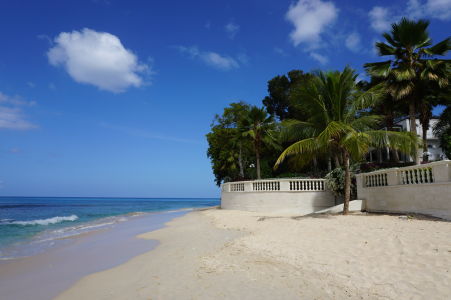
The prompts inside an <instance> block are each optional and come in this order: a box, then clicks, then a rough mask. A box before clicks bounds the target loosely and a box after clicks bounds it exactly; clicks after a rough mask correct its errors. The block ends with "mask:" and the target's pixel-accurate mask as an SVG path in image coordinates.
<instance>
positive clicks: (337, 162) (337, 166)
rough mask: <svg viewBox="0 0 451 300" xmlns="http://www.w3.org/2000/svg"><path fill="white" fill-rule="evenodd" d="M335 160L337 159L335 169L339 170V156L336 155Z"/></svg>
mask: <svg viewBox="0 0 451 300" xmlns="http://www.w3.org/2000/svg"><path fill="white" fill-rule="evenodd" d="M334 159H335V168H339V167H340V166H341V165H340V160H339V159H338V155H337V154H335V155H334Z"/></svg>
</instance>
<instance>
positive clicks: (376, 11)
mask: <svg viewBox="0 0 451 300" xmlns="http://www.w3.org/2000/svg"><path fill="white" fill-rule="evenodd" d="M368 16H369V17H370V23H371V27H372V28H373V29H374V30H376V31H377V32H382V31H388V30H390V28H391V23H392V22H393V17H392V16H391V15H390V12H389V10H388V8H385V7H382V6H375V7H373V8H372V9H371V10H370V12H369V13H368Z"/></svg>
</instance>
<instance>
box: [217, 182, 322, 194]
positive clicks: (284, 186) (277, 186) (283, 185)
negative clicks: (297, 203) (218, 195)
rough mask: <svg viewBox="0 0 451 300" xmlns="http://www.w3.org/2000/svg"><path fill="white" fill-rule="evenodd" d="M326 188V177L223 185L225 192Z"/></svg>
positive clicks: (303, 190)
mask: <svg viewBox="0 0 451 300" xmlns="http://www.w3.org/2000/svg"><path fill="white" fill-rule="evenodd" d="M325 190H326V182H325V179H268V180H253V181H241V182H229V183H224V184H223V185H222V191H223V192H272V191H274V192H278V191H282V192H314V191H325Z"/></svg>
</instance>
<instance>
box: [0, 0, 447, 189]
mask: <svg viewBox="0 0 451 300" xmlns="http://www.w3.org/2000/svg"><path fill="white" fill-rule="evenodd" d="M401 16H410V17H413V18H420V17H424V18H428V19H430V20H431V26H430V33H431V36H432V38H433V39H434V41H436V42H438V41H440V40H442V39H444V38H445V37H447V36H448V35H449V28H450V20H451V0H409V1H351V0H349V1H346V0H343V1H333V2H332V1H321V0H301V1H283V0H278V1H272V0H248V1H238V0H237V1H211V0H209V1H182V0H174V1H130V0H128V1H119V0H77V1H60V0H55V1H31V0H30V1H21V0H17V1H2V2H1V3H0V23H1V25H2V26H0V34H1V36H2V40H3V43H2V45H1V47H0V195H3V196H6V195H9V196H116V197H121V196H129V197H217V196H218V195H219V190H218V188H217V187H216V186H215V185H214V181H213V175H212V172H211V169H210V162H209V160H208V158H207V157H206V150H207V143H206V141H205V134H206V133H208V131H209V126H210V124H211V121H212V119H213V116H214V114H216V113H221V111H222V109H223V108H224V107H225V106H226V105H227V104H228V103H230V102H232V101H238V100H244V101H247V102H249V103H252V104H257V105H261V99H262V98H263V97H264V96H265V95H266V83H267V81H268V80H269V79H271V78H272V77H274V76H275V75H278V74H283V73H286V72H288V71H289V70H292V69H302V70H304V71H310V70H313V69H318V68H322V69H342V68H343V67H344V66H345V65H350V66H352V67H354V68H356V69H357V70H358V71H359V73H361V74H362V76H364V73H363V70H362V65H363V63H365V62H371V61H377V60H380V59H379V58H378V57H377V55H376V54H375V52H374V50H373V44H374V42H375V41H376V40H378V39H379V38H380V33H381V32H382V31H384V30H387V29H388V28H389V24H390V22H393V21H396V20H398V19H399V18H400V17H401ZM447 29H448V30H447Z"/></svg>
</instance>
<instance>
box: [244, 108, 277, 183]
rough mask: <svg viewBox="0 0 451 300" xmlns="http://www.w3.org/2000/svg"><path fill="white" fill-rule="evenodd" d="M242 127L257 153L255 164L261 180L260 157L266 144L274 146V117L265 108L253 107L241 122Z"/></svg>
mask: <svg viewBox="0 0 451 300" xmlns="http://www.w3.org/2000/svg"><path fill="white" fill-rule="evenodd" d="M240 127H241V128H243V131H244V132H243V136H245V137H250V138H251V140H252V142H253V146H254V152H255V162H256V168H257V179H261V171H260V155H261V151H262V147H263V145H264V144H272V145H273V146H274V140H275V139H274V138H273V136H272V134H271V131H272V130H273V129H274V127H275V124H274V122H273V118H272V116H270V115H269V116H268V113H267V112H266V110H265V108H259V107H256V106H252V107H251V108H250V109H249V111H248V112H247V114H246V115H244V118H243V120H242V121H241V122H240Z"/></svg>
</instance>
